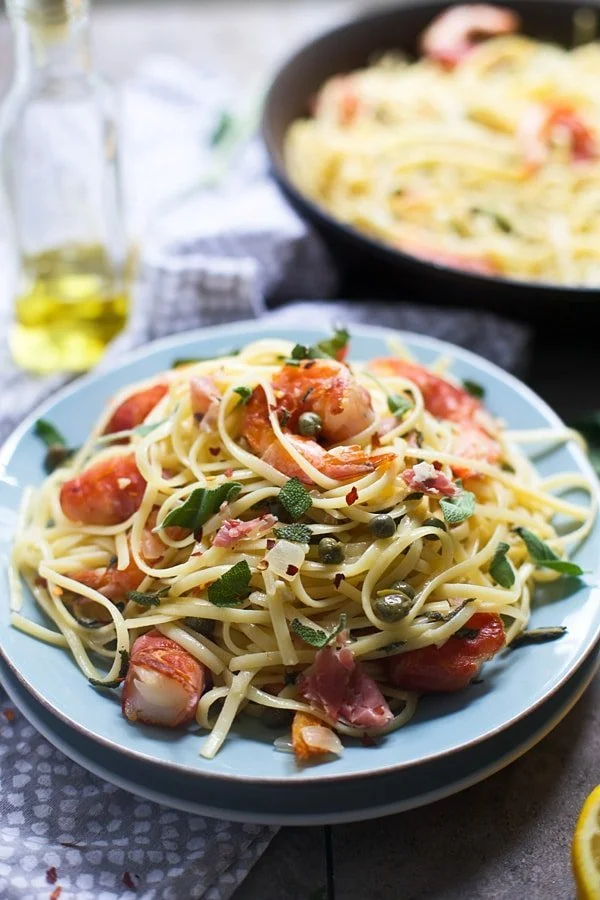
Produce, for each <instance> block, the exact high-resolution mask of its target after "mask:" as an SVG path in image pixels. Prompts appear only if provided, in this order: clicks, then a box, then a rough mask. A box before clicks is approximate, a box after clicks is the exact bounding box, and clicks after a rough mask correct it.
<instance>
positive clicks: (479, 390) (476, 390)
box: [463, 378, 485, 400]
mask: <svg viewBox="0 0 600 900" xmlns="http://www.w3.org/2000/svg"><path fill="white" fill-rule="evenodd" d="M463 387H464V389H465V391H466V392H467V394H470V395H471V397H477V399H478V400H481V399H482V398H483V397H485V388H484V387H483V386H482V385H481V384H478V383H477V382H476V381H471V380H470V378H465V379H464V380H463Z"/></svg>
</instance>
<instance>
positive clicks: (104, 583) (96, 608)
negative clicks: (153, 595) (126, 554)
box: [63, 557, 144, 624]
mask: <svg viewBox="0 0 600 900" xmlns="http://www.w3.org/2000/svg"><path fill="white" fill-rule="evenodd" d="M69 577H70V578H73V580H74V581H79V582H80V583H81V584H85V585H87V587H91V588H94V590H96V591H99V592H100V593H101V594H103V595H104V596H105V597H106V598H107V599H108V600H112V602H113V603H122V602H124V601H125V600H126V598H127V593H128V591H135V589H136V588H138V587H139V586H140V584H141V582H142V581H143V579H144V573H143V572H141V571H140V570H139V569H138V567H137V565H136V563H135V561H134V559H133V557H130V560H129V565H128V566H127V568H126V569H117V568H116V567H115V566H110V565H109V566H104V567H103V568H100V569H80V570H78V571H76V572H69ZM63 599H64V600H65V603H66V605H67V606H68V607H69V609H70V610H71V612H72V613H73V615H74V616H75V617H76V618H77V619H79V620H80V621H81V622H82V624H83V620H89V621H91V622H110V619H111V616H110V613H109V612H108V610H107V609H106V607H104V606H102V605H101V604H100V603H96V602H95V601H94V600H89V599H88V598H87V597H80V596H78V595H77V594H72V595H71V594H70V593H69V594H67V595H66V596H65V597H64V598H63Z"/></svg>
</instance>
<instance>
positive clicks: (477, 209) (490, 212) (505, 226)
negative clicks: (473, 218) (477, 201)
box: [471, 206, 513, 234]
mask: <svg viewBox="0 0 600 900" xmlns="http://www.w3.org/2000/svg"><path fill="white" fill-rule="evenodd" d="M471 211H472V212H474V213H479V215H481V216H487V217H488V218H489V219H491V220H492V221H493V222H494V224H495V225H496V227H497V228H499V229H500V231H503V232H504V234H510V232H511V231H512V230H513V227H512V225H511V223H510V220H509V219H507V218H506V216H505V215H503V214H502V213H501V212H498V211H497V210H495V209H489V208H488V207H485V206H474V207H473V209H472V210H471Z"/></svg>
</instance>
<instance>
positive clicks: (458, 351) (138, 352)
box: [0, 319, 600, 790]
mask: <svg viewBox="0 0 600 900" xmlns="http://www.w3.org/2000/svg"><path fill="white" fill-rule="evenodd" d="M302 328H303V330H304V331H309V332H310V331H312V332H314V333H315V335H317V336H320V335H321V334H322V333H323V332H324V331H325V332H326V329H327V323H325V324H324V325H322V326H312V325H307V326H304V325H303V326H302ZM349 328H350V330H351V332H352V331H354V333H355V334H357V335H359V334H362V335H364V336H365V337H375V338H379V339H381V340H385V339H386V338H388V339H389V338H390V337H391V336H394V337H395V338H400V339H401V340H404V339H407V341H409V342H411V341H412V342H413V343H415V344H416V345H417V346H420V347H423V348H424V349H430V350H434V351H436V352H439V353H440V354H444V355H446V356H450V358H451V359H458V358H461V357H462V359H464V360H466V361H467V362H470V363H471V364H473V365H474V366H476V367H478V368H480V369H483V370H487V371H488V372H489V373H490V374H491V375H492V376H493V377H494V378H495V379H496V380H499V381H500V382H503V383H505V384H508V385H510V386H511V387H512V388H513V390H515V391H516V392H518V393H519V394H521V396H523V397H525V398H526V399H527V401H528V402H529V403H530V404H531V405H532V406H533V407H534V408H536V409H537V410H538V411H540V412H541V413H542V414H543V415H544V416H545V417H546V418H547V419H548V420H549V421H551V422H552V423H553V424H554V425H555V426H562V427H566V426H565V423H564V422H563V421H562V419H561V418H560V417H559V416H558V414H557V413H556V412H554V410H553V409H552V408H551V407H550V406H549V405H548V404H547V403H546V401H545V400H543V399H542V398H541V397H539V396H538V395H537V394H536V393H535V392H534V391H533V390H532V389H531V388H530V387H529V385H527V384H525V383H524V382H522V381H520V380H519V379H518V378H516V376H514V375H512V374H511V373H510V372H507V371H506V370H504V369H502V368H501V367H500V366H499V365H497V364H496V363H493V362H491V361H490V360H487V359H485V358H484V357H482V356H479V355H478V354H477V353H474V352H473V351H471V350H468V349H467V348H464V347H460V346H458V345H456V344H452V343H450V342H449V341H445V340H443V339H441V338H436V337H432V336H429V335H423V334H419V333H417V332H412V331H407V330H404V329H394V328H390V327H386V326H380V325H363V324H362V323H352V322H350V323H349ZM236 329H237V330H243V331H244V335H245V336H246V334H247V335H248V339H251V336H252V335H253V334H254V335H256V339H260V335H261V334H263V335H264V334H265V332H266V333H271V332H281V334H282V335H285V334H286V333H288V332H291V331H292V330H293V326H292V325H289V324H285V323H282V324H281V325H280V324H279V323H277V322H272V323H271V322H269V321H268V320H263V319H258V320H256V319H254V320H252V319H250V320H242V321H240V322H235V323H232V322H229V323H224V324H220V325H211V326H208V327H205V328H197V329H194V330H192V331H190V332H178V333H176V334H172V335H167V336H166V337H163V338H160V339H158V340H156V341H151V342H150V343H148V344H144V345H142V346H140V347H137V348H135V349H133V350H130V351H128V352H127V353H125V354H123V355H122V356H121V357H120V358H119V359H118V360H114V361H111V364H110V365H106V366H101V367H100V368H99V369H97V370H94V371H92V372H90V373H87V374H86V375H84V376H82V377H80V378H75V379H73V381H71V382H69V383H68V384H66V385H63V387H62V388H60V389H59V390H58V391H56V392H55V393H53V394H51V395H50V396H49V397H46V398H45V400H43V401H42V403H40V404H39V405H38V406H37V407H36V408H35V409H33V410H32V412H30V413H29V414H28V415H27V416H26V417H25V418H24V419H23V420H22V421H21V422H20V423H19V425H18V426H17V427H16V428H15V429H14V431H13V432H12V433H11V434H10V435H9V437H8V438H7V439H6V441H5V442H4V444H3V445H2V447H0V478H2V475H3V473H4V472H5V471H6V466H7V464H8V463H9V462H10V460H11V459H12V456H13V455H14V452H15V451H16V449H17V447H18V444H19V442H20V441H21V439H22V438H23V437H24V436H26V435H27V434H28V433H29V432H30V431H31V428H32V426H33V425H34V423H35V422H36V420H37V419H38V418H40V417H41V416H43V415H44V414H45V413H46V412H47V411H48V410H50V409H52V408H53V407H54V406H55V404H56V403H58V402H60V401H62V400H64V399H67V398H69V397H71V396H73V395H75V394H79V393H80V392H82V391H83V392H85V389H86V388H87V386H88V385H90V384H95V383H97V382H101V381H102V380H103V379H104V377H105V376H107V375H109V374H111V373H117V372H118V371H119V370H120V369H122V368H123V367H125V366H127V365H129V364H131V363H135V362H136V361H139V360H142V359H144V358H146V357H148V356H152V355H154V353H155V352H156V353H161V352H162V351H165V350H169V349H175V348H177V347H178V346H179V345H181V344H189V343H190V342H193V341H194V340H196V339H209V340H210V338H212V337H214V338H220V337H223V336H227V334H229V333H231V332H232V331H233V330H236ZM284 339H285V338H284ZM161 371H163V370H161ZM571 443H572V447H571V450H572V452H573V453H574V455H575V459H576V462H577V464H578V468H579V471H580V472H581V473H582V474H583V475H585V476H586V477H587V479H588V480H589V481H590V483H591V485H593V486H594V493H595V497H596V501H597V502H598V503H599V504H600V481H599V479H598V477H597V476H596V473H595V471H594V469H593V467H592V465H591V463H590V461H589V460H588V459H587V457H586V456H585V454H584V453H583V451H582V450H581V448H580V447H579V446H578V445H577V444H576V443H575V442H574V441H573V442H571ZM599 545H600V541H599ZM599 549H600V546H599ZM8 627H9V628H10V627H11V626H10V623H9V626H8ZM599 640H600V616H599V618H598V622H597V624H596V628H595V630H594V632H593V634H592V635H591V636H590V638H589V640H588V643H587V644H586V645H585V647H586V649H585V651H584V652H583V653H582V654H580V655H579V656H576V657H575V658H574V660H573V661H572V662H571V664H570V665H569V667H568V668H567V669H566V670H565V672H564V673H563V675H562V676H561V678H560V679H559V681H557V682H556V683H554V684H553V685H552V687H550V688H549V689H547V690H546V691H545V692H544V693H542V694H540V696H539V697H538V699H537V700H535V702H533V703H531V704H530V705H529V706H528V707H527V708H526V709H524V710H522V711H521V712H519V713H517V714H515V715H514V716H512V717H511V718H510V719H507V720H505V721H504V722H503V723H502V724H501V725H497V726H495V727H494V728H490V729H488V730H487V731H485V732H484V733H483V734H480V735H478V736H477V737H475V738H472V739H471V740H469V741H467V742H465V743H462V744H460V746H458V747H454V748H452V749H451V750H442V751H437V752H435V753H431V754H428V755H427V756H423V757H420V758H419V760H418V762H415V761H412V762H411V761H409V762H404V763H402V762H401V763H389V764H387V765H383V766H379V767H377V768H374V769H371V770H369V771H364V772H359V773H352V772H347V773H340V774H336V773H335V772H334V773H326V774H325V773H323V774H318V773H316V774H315V773H313V772H311V770H304V771H303V772H302V773H301V777H293V778H292V777H290V776H265V775H248V774H245V775H239V774H237V773H224V772H209V771H202V770H199V769H197V768H194V767H193V766H189V765H185V764H182V763H178V762H174V761H172V760H165V759H157V758H156V757H153V756H150V755H149V754H148V753H146V752H143V751H139V750H135V749H130V748H129V747H124V746H123V745H122V744H120V743H118V742H117V741H115V740H113V739H111V738H107V737H105V736H104V735H101V734H98V733H96V732H93V731H91V730H90V729H89V728H88V727H87V726H85V725H82V724H81V723H79V722H77V721H76V720H75V719H73V718H72V717H71V716H69V715H68V714H66V713H63V712H62V711H61V710H60V709H58V708H57V707H55V706H54V705H53V704H52V703H51V702H50V701H48V700H47V699H46V698H45V697H44V695H43V694H41V693H40V691H39V690H38V689H37V687H34V686H33V685H32V684H31V683H30V682H29V680H28V679H27V678H26V677H25V676H24V675H22V674H21V672H20V671H19V669H18V667H17V666H16V665H14V664H13V662H12V660H11V659H10V658H9V657H8V656H7V655H6V651H5V648H4V647H3V646H2V644H1V643H0V656H1V657H2V659H3V661H4V662H5V664H6V665H7V666H8V668H9V669H10V670H11V672H13V673H14V675H15V677H16V678H17V679H18V681H19V682H20V683H21V684H22V685H23V687H24V688H25V689H26V690H28V691H29V693H30V694H31V695H32V696H33V697H34V698H35V699H36V700H37V701H38V702H39V703H40V704H41V705H42V706H44V707H45V708H46V709H47V710H48V711H49V712H51V713H52V714H53V715H56V716H57V717H58V718H59V719H61V720H62V721H63V722H65V724H67V725H69V726H71V727H73V728H75V729H76V730H78V731H80V732H81V733H82V734H84V735H85V736H87V737H89V738H90V739H92V740H94V741H96V742H97V743H99V744H103V745H105V746H107V747H110V748H111V749H113V750H116V751H117V752H120V753H123V754H125V755H127V756H129V757H131V758H134V759H141V760H143V761H144V762H148V763H151V764H155V765H158V766H164V767H167V768H169V769H172V770H174V771H178V772H181V773H185V774H188V775H192V776H194V777H195V778H199V779H203V778H209V779H217V780H220V781H224V782H229V783H238V784H243V783H246V782H252V783H255V784H260V783H262V784H265V785H269V786H272V785H286V786H287V787H289V788H290V789H292V790H301V789H302V787H303V786H304V785H306V784H307V783H323V784H327V783H331V782H336V783H343V782H352V781H354V780H355V779H357V778H360V779H362V778H373V777H377V776H379V775H385V774H389V773H391V772H394V771H395V772H401V771H405V772H406V771H410V769H411V768H412V767H413V766H414V765H420V764H421V763H429V762H433V761H434V760H436V759H439V758H441V757H444V756H448V755H452V754H455V753H459V752H461V751H462V750H465V749H468V748H471V747H474V746H476V745H477V744H481V743H482V742H483V741H486V740H488V739H489V738H491V737H494V736H495V735H497V734H499V733H500V732H502V731H505V730H506V729H508V728H510V726H511V725H513V724H515V723H517V722H519V721H520V720H522V719H523V718H525V717H526V716H527V715H528V714H529V713H531V712H534V711H535V710H536V709H538V708H539V707H540V706H541V705H542V704H543V703H544V702H545V701H546V700H549V699H550V698H551V697H552V696H553V695H554V694H555V693H556V692H557V691H558V690H560V688H561V687H563V686H564V684H565V683H566V682H567V681H568V680H569V678H571V676H572V675H574V673H575V672H576V671H577V670H578V669H579V668H580V666H581V665H583V663H584V662H585V660H586V659H587V658H588V656H589V653H590V652H591V651H592V650H593V648H594V647H595V646H596V645H597V644H598V642H599Z"/></svg>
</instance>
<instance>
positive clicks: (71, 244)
mask: <svg viewBox="0 0 600 900" xmlns="http://www.w3.org/2000/svg"><path fill="white" fill-rule="evenodd" d="M7 11H8V14H9V17H10V20H11V23H12V26H13V30H14V36H15V72H14V80H13V84H12V87H11V89H10V91H9V94H8V96H7V97H6V100H5V101H4V105H3V107H2V110H1V112H0V165H1V172H2V181H3V187H4V194H5V199H6V205H7V208H8V212H9V216H8V219H9V232H10V233H9V236H8V237H9V243H10V251H11V255H12V258H13V268H14V279H13V280H14V289H13V293H14V311H15V315H14V322H13V325H12V328H11V331H10V334H9V344H10V348H11V352H12V355H13V358H14V360H15V362H16V363H17V364H18V365H19V366H21V367H22V368H24V369H27V370H30V371H33V372H39V373H47V372H57V371H72V372H77V371H83V370H85V369H88V368H90V367H91V366H93V365H94V364H95V363H96V362H97V361H98V360H99V359H100V357H101V356H102V354H103V352H104V350H105V348H106V345H107V344H108V343H109V341H111V340H112V339H113V338H114V337H115V336H116V335H117V334H118V333H119V331H121V329H122V328H123V326H124V324H125V321H126V317H127V308H128V296H127V283H126V246H125V238H124V231H123V221H122V211H121V198H120V190H119V172H118V158H117V129H116V116H115V106H114V102H113V96H112V93H111V92H110V90H109V89H108V87H107V86H105V85H104V83H103V82H101V81H100V80H99V79H98V78H97V76H96V75H95V73H94V72H93V70H92V67H91V62H90V53H89V6H88V0H7Z"/></svg>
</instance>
